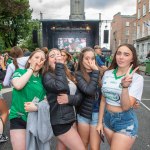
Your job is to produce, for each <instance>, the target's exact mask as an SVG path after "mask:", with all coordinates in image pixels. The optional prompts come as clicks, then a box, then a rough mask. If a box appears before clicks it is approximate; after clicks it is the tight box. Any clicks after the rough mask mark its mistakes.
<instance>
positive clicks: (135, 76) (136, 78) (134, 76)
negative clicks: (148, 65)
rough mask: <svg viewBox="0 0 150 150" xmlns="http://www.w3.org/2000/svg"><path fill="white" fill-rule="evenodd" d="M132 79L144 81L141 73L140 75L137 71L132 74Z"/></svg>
mask: <svg viewBox="0 0 150 150" xmlns="http://www.w3.org/2000/svg"><path fill="white" fill-rule="evenodd" d="M133 81H138V82H140V81H141V82H144V78H143V76H142V75H140V74H138V73H134V74H133Z"/></svg>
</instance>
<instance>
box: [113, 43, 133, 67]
mask: <svg viewBox="0 0 150 150" xmlns="http://www.w3.org/2000/svg"><path fill="white" fill-rule="evenodd" d="M132 61H133V54H132V51H131V50H130V49H129V48H128V47H126V46H122V47H120V48H119V49H118V51H117V53H116V62H117V65H118V67H121V68H126V67H129V66H130V65H131V63H132Z"/></svg>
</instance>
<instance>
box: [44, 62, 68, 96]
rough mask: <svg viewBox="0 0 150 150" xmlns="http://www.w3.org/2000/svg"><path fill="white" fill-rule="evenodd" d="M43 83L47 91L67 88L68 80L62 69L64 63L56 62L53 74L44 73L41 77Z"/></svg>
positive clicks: (60, 90) (61, 90)
mask: <svg viewBox="0 0 150 150" xmlns="http://www.w3.org/2000/svg"><path fill="white" fill-rule="evenodd" d="M43 85H44V87H45V89H46V91H47V92H54V93H60V92H64V91H68V90H69V86H68V81H67V78H66V73H65V69H64V64H62V63H57V64H56V68H55V75H52V74H51V73H47V74H45V76H44V77H43Z"/></svg>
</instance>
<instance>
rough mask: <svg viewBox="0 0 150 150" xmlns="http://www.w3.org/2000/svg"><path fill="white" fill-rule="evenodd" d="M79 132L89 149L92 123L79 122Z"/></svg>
mask: <svg viewBox="0 0 150 150" xmlns="http://www.w3.org/2000/svg"><path fill="white" fill-rule="evenodd" d="M78 132H79V135H80V137H81V139H82V141H83V144H84V146H85V148H86V149H87V150H88V144H89V137H90V125H89V124H86V123H78Z"/></svg>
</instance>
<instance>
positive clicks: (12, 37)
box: [0, 0, 32, 48]
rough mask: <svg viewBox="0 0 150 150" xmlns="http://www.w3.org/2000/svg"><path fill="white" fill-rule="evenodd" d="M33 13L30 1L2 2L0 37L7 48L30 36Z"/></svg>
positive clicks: (6, 0)
mask: <svg viewBox="0 0 150 150" xmlns="http://www.w3.org/2000/svg"><path fill="white" fill-rule="evenodd" d="M31 13H32V11H31V10H30V8H29V1H28V0H0V36H1V37H2V40H3V41H4V43H5V48H8V47H12V46H15V45H17V44H18V43H19V41H20V40H21V39H25V38H26V37H27V36H28V32H29V31H30V20H31Z"/></svg>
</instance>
